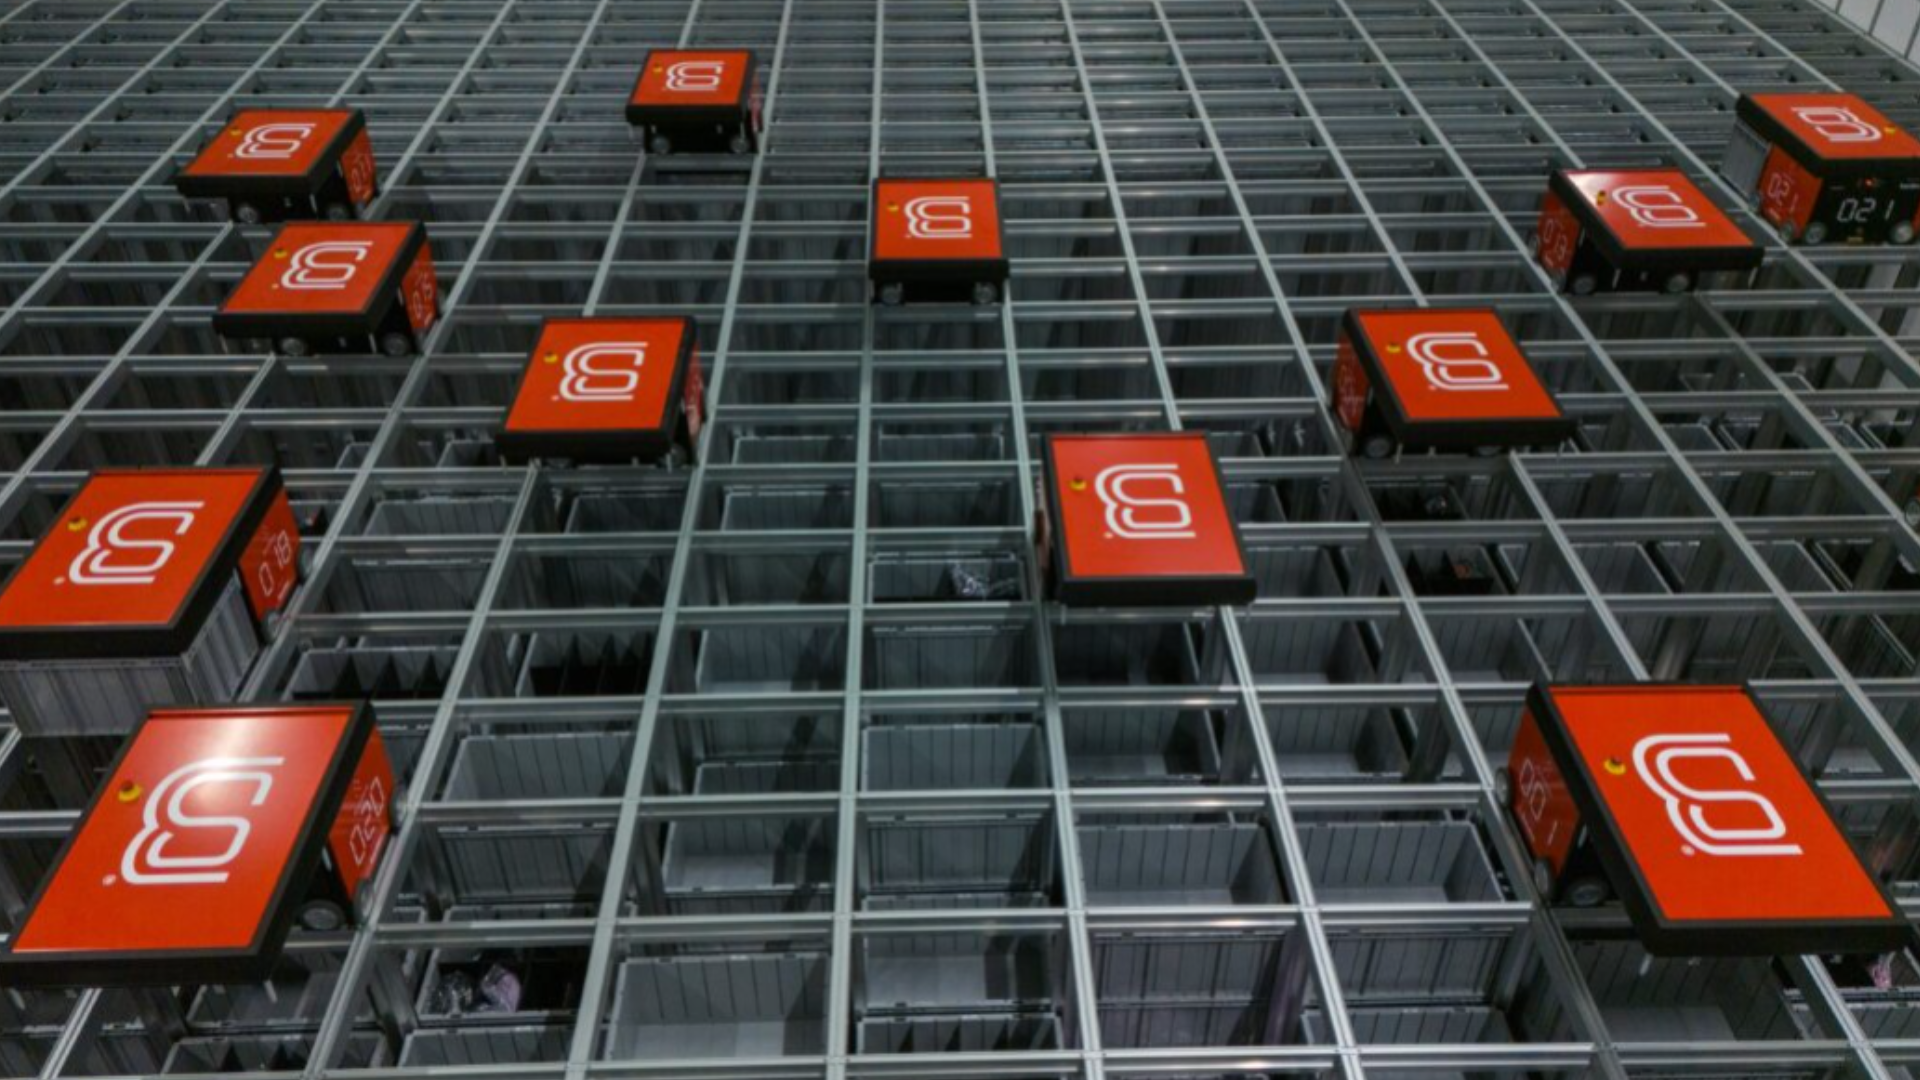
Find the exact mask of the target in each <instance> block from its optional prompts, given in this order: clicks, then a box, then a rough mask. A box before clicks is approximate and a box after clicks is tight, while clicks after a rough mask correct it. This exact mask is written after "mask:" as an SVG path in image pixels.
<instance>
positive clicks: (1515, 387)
mask: <svg viewBox="0 0 1920 1080" xmlns="http://www.w3.org/2000/svg"><path fill="white" fill-rule="evenodd" d="M1354 322H1355V323H1356V324H1357V325H1358V327H1359V330H1360V333H1361V334H1362V335H1364V336H1365V338H1366V339H1367V345H1368V346H1369V352H1370V355H1371V358H1372V359H1373V361H1374V363H1375V364H1376V365H1377V369H1378V370H1379V372H1380V374H1381V376H1382V378H1383V380H1384V381H1385V382H1387V383H1389V384H1391V386H1392V388H1393V394H1394V397H1395V398H1396V399H1397V401H1398V402H1399V405H1400V408H1401V410H1402V411H1403V412H1404V413H1405V415H1406V418H1407V419H1408V420H1410V421H1413V422H1415V423H1422V422H1426V421H1449V420H1551V419H1558V418H1559V416H1560V406H1559V405H1557V404H1555V403H1554V400H1553V395H1551V394H1549V393H1548V392H1547V388H1546V387H1545V386H1542V385H1541V383H1540V379H1539V377H1538V376H1536V375H1535V374H1534V371H1533V365H1531V364H1529V363H1528V362H1527V358H1526V357H1525V356H1524V355H1522V354H1521V352H1520V347H1519V346H1518V345H1516V344H1514V341H1513V338H1512V337H1511V336H1509V335H1508V334H1507V328H1506V327H1505V326H1504V325H1503V324H1502V323H1501V322H1500V317H1499V316H1498V315H1495V314H1494V313H1493V312H1491V311H1485V310H1459V309H1453V310H1421V311H1413V310H1400V311H1358V312H1355V313H1354Z"/></svg>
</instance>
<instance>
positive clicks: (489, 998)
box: [433, 964, 521, 1016]
mask: <svg viewBox="0 0 1920 1080" xmlns="http://www.w3.org/2000/svg"><path fill="white" fill-rule="evenodd" d="M520 997H521V986H520V977H519V976H518V975H515V974H514V973H513V971H512V970H511V969H509V968H507V967H506V966H504V965H501V964H495V965H493V966H492V967H489V968H488V969H487V971H486V974H484V975H482V976H480V981H479V983H478V984H477V985H476V984H475V983H474V980H473V976H472V975H470V974H468V973H467V972H466V971H463V970H460V969H457V968H456V969H454V970H451V971H448V972H445V973H444V974H443V975H442V976H441V978H440V985H439V986H437V987H435V988H434V992H433V1011H434V1012H436V1013H439V1014H442V1015H445V1016H466V1015H472V1014H478V1013H496V1012H498V1013H510V1012H518V1011H519V1010H520Z"/></svg>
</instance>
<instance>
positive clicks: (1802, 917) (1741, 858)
mask: <svg viewBox="0 0 1920 1080" xmlns="http://www.w3.org/2000/svg"><path fill="white" fill-rule="evenodd" d="M1529 710H1530V712H1531V713H1532V714H1533V718H1534V719H1535V720H1536V721H1537V722H1538V723H1539V724H1540V725H1541V731H1542V733H1543V734H1544V735H1545V737H1546V740H1547V742H1548V743H1549V745H1550V746H1552V747H1553V750H1554V756H1555V757H1556V758H1557V759H1558V761H1559V764H1560V766H1561V771H1562V773H1563V774H1564V775H1565V779H1566V782H1567V784H1568V786H1569V789H1570V790H1571V792H1572V794H1573V796H1574V800H1575V801H1576V802H1577V803H1579V804H1580V805H1581V808H1582V811H1583V816H1584V817H1586V818H1587V819H1588V824H1589V826H1591V827H1592V829H1593V832H1594V836H1595V842H1597V843H1599V844H1600V845H1601V849H1600V852H1601V857H1602V860H1603V861H1604V862H1606V863H1607V865H1608V870H1609V876H1610V877H1612V878H1613V879H1614V886H1615V888H1616V889H1617V890H1618V891H1619V892H1620V893H1621V894H1622V896H1623V898H1624V899H1625V900H1626V902H1627V905H1628V908H1629V910H1630V912H1632V914H1633V915H1634V916H1635V921H1636V923H1637V924H1639V929H1640V930H1641V932H1642V935H1643V937H1646V936H1648V935H1651V936H1652V938H1653V940H1654V942H1655V943H1656V944H1658V945H1659V946H1661V947H1663V948H1677V949H1679V950H1682V951H1702V952H1710V951H1746V952H1756V953H1758V952H1766V951H1772V950H1774V949H1779V948H1792V949H1794V950H1796V951H1798V950H1802V949H1804V950H1806V951H1816V950H1818V951H1824V950H1825V949H1827V948H1831V949H1833V950H1835V951H1845V950H1847V949H1849V948H1870V947H1877V944H1878V943H1880V942H1882V941H1884V942H1885V943H1886V945H1887V947H1891V945H1892V944H1895V943H1898V941H1900V940H1901V939H1902V938H1903V937H1904V935H1905V934H1906V933H1907V930H1906V926H1905V923H1904V920H1902V919H1901V918H1900V917H1899V915H1898V913H1897V911H1896V909H1895V908H1894V907H1893V906H1892V904H1891V902H1890V901H1889V900H1888V898H1887V895H1886V893H1885V892H1884V891H1883V890H1882V888H1881V887H1880V884H1879V883H1878V882H1877V881H1876V880H1875V879H1874V877H1873V875H1872V874H1871V873H1870V872H1869V871H1868V870H1867V869H1866V867H1865V866H1864V865H1862V863H1861V861H1860V857H1859V855H1858V854H1857V853H1856V852H1855V850H1854V848H1853V846H1852V845H1851V844H1850V843H1849V842H1848V841H1847V838H1846V837H1845V835H1843V834H1842V833H1841V831H1840V828H1839V826H1838V825H1837V824H1836V823H1835V821H1834V819H1833V817H1832V814H1831V813H1830V811H1829V810H1828V808H1827V806H1826V804H1825V802H1824V801H1823V800H1822V799H1821V798H1820V796H1819V794H1818V793H1817V792H1816V791H1815V789H1814V787H1813V785H1812V783H1811V782H1810V781H1809V780H1808V778H1807V775H1806V774H1805V773H1804V772H1803V771H1802V770H1801V768H1800V766H1799V764H1798V762H1796V761H1795V760H1794V758H1793V757H1792V755H1791V754H1790V753H1789V752H1788V751H1787V748H1786V747H1785V746H1783V745H1782V744H1781V742H1780V739H1779V737H1778V736H1777V735H1776V734H1775V732H1774V730H1773V727H1772V726H1771V725H1770V724H1769V723H1768V722H1767V719H1766V717H1765V716H1764V715H1762V714H1761V712H1760V710H1759V708H1758V707H1757V706H1756V705H1755V703H1754V701H1753V699H1752V698H1751V697H1750V696H1749V695H1748V694H1747V692H1746V691H1745V690H1743V689H1741V688H1740V687H1730V686H1682V685H1646V686H1593V687H1570V686H1554V687H1545V688H1541V689H1539V690H1537V691H1536V692H1535V694H1534V696H1533V699H1532V700H1531V701H1530V703H1529ZM1756 935H1757V936H1756ZM1768 935H1773V936H1771V937H1769V936H1768Z"/></svg>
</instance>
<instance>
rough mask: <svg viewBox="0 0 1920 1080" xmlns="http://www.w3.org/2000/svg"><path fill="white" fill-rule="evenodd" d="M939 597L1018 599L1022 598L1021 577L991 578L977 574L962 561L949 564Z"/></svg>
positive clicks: (943, 598)
mask: <svg viewBox="0 0 1920 1080" xmlns="http://www.w3.org/2000/svg"><path fill="white" fill-rule="evenodd" d="M943 585H944V588H942V589H941V595H940V597H939V599H942V600H945V599H949V598H954V599H960V600H1018V599H1019V598H1020V579H1019V578H1016V577H1002V578H990V577H987V576H986V575H985V574H976V573H974V572H973V571H972V570H969V569H967V568H966V567H965V566H963V565H961V564H960V563H949V564H948V565H947V576H946V580H945V582H943Z"/></svg>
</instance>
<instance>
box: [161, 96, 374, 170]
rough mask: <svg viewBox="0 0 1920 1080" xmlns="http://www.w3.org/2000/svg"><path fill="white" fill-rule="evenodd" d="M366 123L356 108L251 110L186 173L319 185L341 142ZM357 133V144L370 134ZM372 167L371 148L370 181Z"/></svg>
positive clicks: (237, 118) (217, 137)
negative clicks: (293, 180) (310, 180)
mask: <svg viewBox="0 0 1920 1080" xmlns="http://www.w3.org/2000/svg"><path fill="white" fill-rule="evenodd" d="M361 127H362V125H361V123H360V122H359V120H358V114H357V113H356V112H354V111H353V110H351V109H245V110H242V111H241V112H239V113H236V114H234V117H233V119H231V120H229V121H227V124H226V126H225V127H223V128H221V129H220V133H219V134H218V135H215V136H214V137H213V138H212V139H211V140H210V141H209V142H208V143H207V145H206V146H205V147H203V148H202V149H201V151H200V153H199V155H198V156H197V157H195V158H194V159H193V161H191V162H190V163H188V165H187V167H186V168H185V169H183V170H181V174H180V175H181V177H182V178H184V179H186V180H188V181H190V182H191V181H212V180H218V179H230V178H235V177H246V178H269V177H271V178H309V177H313V178H315V180H316V183H315V184H314V185H313V186H315V187H317V186H318V184H317V180H318V177H317V176H316V174H317V173H319V172H320V171H321V170H322V169H323V167H325V166H327V165H328V164H329V163H330V162H329V159H330V158H332V157H334V156H335V155H336V154H337V153H341V152H342V150H341V147H340V144H341V141H342V139H343V138H347V137H349V129H350V128H361ZM351 137H352V138H353V140H354V143H355V144H357V143H359V142H360V141H361V140H364V139H365V137H366V136H365V134H364V130H362V131H361V132H360V133H358V134H355V135H353V136H351ZM372 165H373V160H372V153H371V150H370V149H369V150H368V152H367V160H366V163H365V166H366V169H367V172H368V179H371V169H372ZM189 186H193V185H192V184H191V183H190V184H189ZM200 186H202V187H205V186H207V185H205V184H202V185H200Z"/></svg>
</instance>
